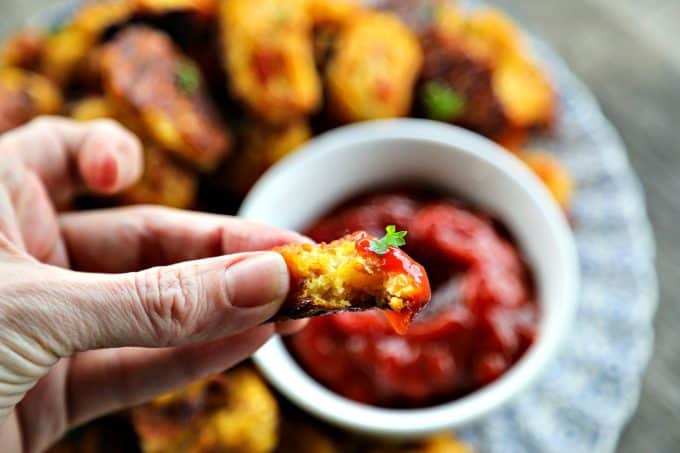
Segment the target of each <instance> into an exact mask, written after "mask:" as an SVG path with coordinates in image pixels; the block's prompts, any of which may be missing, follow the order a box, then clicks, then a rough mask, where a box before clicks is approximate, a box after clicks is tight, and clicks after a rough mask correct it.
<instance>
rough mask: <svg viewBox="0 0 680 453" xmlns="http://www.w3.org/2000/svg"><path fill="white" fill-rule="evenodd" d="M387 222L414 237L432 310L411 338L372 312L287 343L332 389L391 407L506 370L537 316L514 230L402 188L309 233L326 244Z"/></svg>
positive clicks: (529, 337)
mask: <svg viewBox="0 0 680 453" xmlns="http://www.w3.org/2000/svg"><path fill="white" fill-rule="evenodd" d="M386 225H396V226H397V229H399V230H407V231H408V236H407V237H406V246H404V250H405V251H406V253H408V254H409V255H410V256H411V257H413V258H414V259H415V260H416V261H418V262H419V263H421V264H422V265H423V266H424V267H425V269H426V271H427V274H428V276H429V278H430V283H431V285H432V290H433V293H432V301H431V302H430V304H429V305H428V306H427V307H426V308H425V309H424V310H423V311H422V312H421V313H420V314H419V315H418V316H417V317H416V319H415V320H414V321H413V323H412V324H411V326H410V328H409V330H408V332H407V333H406V334H404V335H399V334H397V333H396V332H395V331H394V330H393V329H392V327H391V326H390V324H389V323H388V321H387V319H386V318H385V316H384V314H383V313H380V312H375V311H371V312H362V313H343V314H339V315H334V316H326V317H320V318H315V319H312V320H311V321H310V323H309V325H308V327H306V328H305V329H304V330H303V331H302V332H300V333H299V334H297V335H295V336H293V337H292V338H290V340H289V347H290V349H291V351H292V353H293V355H294V356H295V357H296V359H297V360H298V361H299V362H300V363H301V365H302V366H303V367H304V368H305V369H306V370H307V372H308V373H310V374H311V375H312V376H313V377H314V378H315V379H317V380H318V381H319V382H321V383H322V384H324V385H325V386H327V387H328V388H330V389H332V390H333V391H335V392H337V393H339V394H341V395H343V396H346V397H348V398H351V399H353V400H356V401H359V402H362V403H366V404H371V405H376V406H384V407H424V406H429V405H433V404H437V403H441V402H444V401H450V400H452V399H455V398H457V397H460V396H463V395H466V394H468V393H470V392H472V391H474V390H476V389H478V388H480V387H482V386H484V385H486V384H488V383H490V382H492V381H494V380H495V379H497V378H498V377H499V376H501V375H502V374H503V373H505V372H506V371H507V370H508V369H509V368H510V367H511V366H512V365H513V364H514V363H515V362H517V361H518V360H519V359H520V358H521V357H522V355H523V354H524V353H525V352H526V350H527V349H528V348H529V346H531V344H532V342H533V341H534V338H535V336H536V328H537V325H538V319H539V313H538V312H539V309H538V306H537V304H536V302H535V298H534V290H533V284H532V278H531V273H530V271H529V269H528V268H527V266H526V264H525V263H524V261H523V260H522V258H521V254H520V252H519V250H518V249H517V246H516V245H515V244H514V243H513V241H512V239H511V238H510V236H509V235H508V233H507V232H506V231H505V230H504V229H503V228H502V226H501V225H500V224H498V223H497V222H495V221H494V220H493V219H491V218H490V217H488V216H487V215H485V214H483V213H480V212H477V211H474V210H471V209H470V208H468V207H466V206H464V205H463V204H461V203H458V202H456V201H454V200H451V199H448V198H441V197H436V196H432V195H429V194H421V193H418V192H416V191H401V192H383V193H377V194H372V195H367V196H362V197H360V198H357V199H354V200H351V201H350V202H348V203H346V204H344V205H343V206H340V207H339V208H337V209H335V210H334V211H333V212H332V213H330V214H329V215H327V216H325V217H323V218H322V219H320V220H319V221H318V222H317V223H316V224H314V225H313V226H312V227H311V228H310V229H309V230H308V231H307V234H308V235H309V236H310V237H311V238H312V239H314V240H316V241H326V242H327V241H331V240H333V239H336V238H338V237H341V236H343V235H344V234H346V233H347V232H351V231H355V230H365V231H367V232H368V233H369V234H373V235H380V234H381V233H382V231H384V228H385V226H386Z"/></svg>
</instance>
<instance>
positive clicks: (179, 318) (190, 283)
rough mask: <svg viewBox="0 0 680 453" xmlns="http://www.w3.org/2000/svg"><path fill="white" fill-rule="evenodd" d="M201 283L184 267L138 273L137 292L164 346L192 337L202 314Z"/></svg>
mask: <svg viewBox="0 0 680 453" xmlns="http://www.w3.org/2000/svg"><path fill="white" fill-rule="evenodd" d="M200 286H201V285H200V283H199V280H198V279H197V278H195V275H193V273H192V272H191V271H188V270H187V269H186V268H184V267H179V266H178V267H170V268H153V269H150V270H148V271H144V272H140V273H138V274H136V290H137V295H138V297H139V300H140V301H142V304H143V307H144V312H145V313H146V316H147V318H148V320H149V325H150V328H151V333H152V335H153V336H154V340H155V341H156V342H157V343H159V344H160V345H162V346H165V345H169V344H171V343H172V341H173V340H175V339H177V338H179V337H183V336H186V335H190V334H191V333H192V332H193V331H194V330H195V326H196V322H197V318H198V315H199V307H200V305H199V302H200V299H201V296H200V294H201V287H200Z"/></svg>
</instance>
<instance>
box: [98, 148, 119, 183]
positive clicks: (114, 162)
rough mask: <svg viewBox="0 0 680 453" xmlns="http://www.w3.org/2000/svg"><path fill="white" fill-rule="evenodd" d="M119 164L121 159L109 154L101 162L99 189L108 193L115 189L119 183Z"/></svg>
mask: <svg viewBox="0 0 680 453" xmlns="http://www.w3.org/2000/svg"><path fill="white" fill-rule="evenodd" d="M119 163H120V159H119V158H118V156H117V155H116V154H113V153H109V154H107V155H105V156H104V157H103V158H102V160H101V161H100V162H99V168H98V174H97V179H98V181H97V184H98V189H100V190H102V191H106V192H108V191H111V190H113V189H115V186H116V182H118V171H119V168H120V165H119Z"/></svg>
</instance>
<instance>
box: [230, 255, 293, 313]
mask: <svg viewBox="0 0 680 453" xmlns="http://www.w3.org/2000/svg"><path fill="white" fill-rule="evenodd" d="M226 285H227V292H228V294H229V296H230V299H229V300H230V301H231V303H232V305H234V306H235V307H242V308H248V307H259V306H263V305H269V304H280V303H282V302H283V299H284V298H285V297H286V294H288V286H289V280H288V268H287V266H286V263H285V261H284V260H283V257H282V256H281V255H279V254H278V253H274V252H265V253H258V254H255V255H252V256H250V257H248V258H245V259H243V260H241V261H239V262H237V263H235V264H234V265H232V266H230V267H229V268H228V269H227V271H226Z"/></svg>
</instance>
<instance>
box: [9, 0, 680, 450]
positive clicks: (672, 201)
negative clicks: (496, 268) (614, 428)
mask: <svg viewBox="0 0 680 453" xmlns="http://www.w3.org/2000/svg"><path fill="white" fill-rule="evenodd" d="M51 3H53V0H2V7H1V8H2V14H1V15H0V34H4V33H5V32H7V31H8V30H9V29H11V28H12V27H14V26H15V25H16V24H17V23H19V22H20V21H21V19H22V18H23V17H26V16H27V15H28V14H29V13H30V11H33V10H35V8H37V7H40V6H45V5H48V4H51ZM490 3H496V4H498V5H499V6H501V7H503V8H504V9H506V10H507V11H509V12H511V13H512V14H513V15H515V16H516V17H517V18H518V19H519V20H520V21H522V22H523V23H524V24H525V25H526V26H527V28H528V29H530V30H532V31H533V32H535V33H537V34H538V35H539V36H542V37H543V38H544V39H545V40H546V41H548V42H549V43H550V44H552V45H553V46H554V48H555V49H557V51H559V52H560V53H561V54H562V56H563V57H564V58H565V59H566V60H567V62H568V63H569V64H570V66H571V67H572V69H573V70H574V71H575V72H576V73H577V74H578V75H579V76H580V77H581V79H582V80H584V81H585V82H586V83H587V84H588V85H589V86H590V88H591V89H592V90H593V91H594V93H595V95H596V96H597V98H598V99H599V101H600V102H601V104H602V107H603V108H604V111H605V114H606V115H607V116H608V117H609V118H610V119H611V121H612V122H613V123H614V125H615V126H616V127H617V128H618V129H619V131H620V132H621V135H622V136H623V138H624V141H625V143H626V145H627V146H628V151H629V155H630V158H631V161H632V163H633V166H634V167H635V169H636V171H637V174H638V175H639V176H640V178H641V180H642V182H643V185H644V187H645V189H646V194H647V203H648V211H649V215H650V217H651V219H652V223H653V225H654V229H655V233H656V240H657V249H658V253H657V255H658V256H657V270H658V273H659V279H660V284H661V293H660V295H661V299H660V305H659V311H658V314H657V317H656V322H655V325H656V345H655V350H654V357H653V359H652V362H651V365H650V368H649V371H648V373H647V378H646V380H645V385H644V388H643V390H642V395H641V401H640V406H639V408H638V410H637V412H636V414H635V416H634V417H633V419H632V420H631V422H630V424H629V426H628V427H627V429H626V431H625V433H624V434H623V437H622V438H621V442H620V445H619V451H620V452H622V453H641V452H645V453H646V452H653V453H676V452H678V451H680V304H679V303H677V301H676V295H677V294H680V227H679V226H680V145H678V140H677V139H676V135H678V131H679V130H680V46H678V42H677V41H678V38H677V37H676V34H677V33H676V30H677V27H678V25H679V24H680V1H677V0H613V1H612V0H533V1H528V0H491V1H490ZM674 28H675V29H674ZM622 359H624V360H625V358H622ZM579 453H580V452H579ZM584 453H585V452H584Z"/></svg>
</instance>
